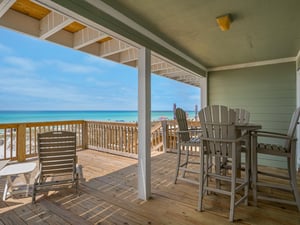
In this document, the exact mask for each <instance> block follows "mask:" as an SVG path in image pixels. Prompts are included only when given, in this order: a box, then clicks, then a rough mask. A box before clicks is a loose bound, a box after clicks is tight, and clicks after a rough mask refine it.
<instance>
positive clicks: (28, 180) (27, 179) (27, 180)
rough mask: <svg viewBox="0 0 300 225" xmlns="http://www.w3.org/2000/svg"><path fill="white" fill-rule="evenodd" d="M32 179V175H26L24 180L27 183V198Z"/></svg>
mask: <svg viewBox="0 0 300 225" xmlns="http://www.w3.org/2000/svg"><path fill="white" fill-rule="evenodd" d="M30 177H31V173H24V178H25V181H26V186H27V187H26V195H25V196H26V197H28V192H29V182H30Z"/></svg>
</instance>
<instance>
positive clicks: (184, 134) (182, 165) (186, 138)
mask: <svg viewBox="0 0 300 225" xmlns="http://www.w3.org/2000/svg"><path fill="white" fill-rule="evenodd" d="M175 113H176V120H177V124H178V132H177V165H176V173H175V180H174V183H175V184H176V182H177V180H183V181H187V182H190V183H194V184H199V183H198V181H197V180H195V179H189V178H187V177H186V173H196V174H199V168H189V167H188V165H189V164H198V165H199V160H197V161H195V160H191V157H190V155H191V151H192V148H198V149H199V148H200V138H199V133H200V130H197V129H194V130H193V129H189V127H188V123H187V119H186V112H185V111H184V110H183V109H181V108H177V109H176V112H175ZM184 154H185V157H184V160H183V162H182V156H183V155H184ZM193 154H194V156H195V155H198V156H199V151H198V152H195V151H193ZM180 172H181V174H180Z"/></svg>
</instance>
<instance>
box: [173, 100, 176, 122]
mask: <svg viewBox="0 0 300 225" xmlns="http://www.w3.org/2000/svg"><path fill="white" fill-rule="evenodd" d="M173 115H174V120H176V103H174V104H173Z"/></svg>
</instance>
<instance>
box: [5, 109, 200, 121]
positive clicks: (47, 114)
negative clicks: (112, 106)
mask: <svg viewBox="0 0 300 225" xmlns="http://www.w3.org/2000/svg"><path fill="white" fill-rule="evenodd" d="M194 116H195V112H192V111H188V117H189V118H190V119H192V118H193V117H194ZM173 118H174V115H173V111H152V112H151V121H159V120H172V119H173ZM65 120H97V121H108V122H136V121H137V120H138V111H8V110H7V111H0V123H25V122H47V121H65Z"/></svg>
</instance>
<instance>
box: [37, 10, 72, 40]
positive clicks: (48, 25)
mask: <svg viewBox="0 0 300 225" xmlns="http://www.w3.org/2000/svg"><path fill="white" fill-rule="evenodd" d="M72 22H74V20H73V19H70V18H68V17H66V16H63V15H61V14H59V13H56V12H51V13H49V14H48V15H47V16H45V17H44V18H43V19H42V20H41V22H40V23H41V24H40V29H41V33H40V38H41V39H46V38H48V37H50V36H51V35H53V34H54V33H56V32H58V31H60V30H61V29H63V28H64V27H66V26H67V25H69V24H71V23H72Z"/></svg>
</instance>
